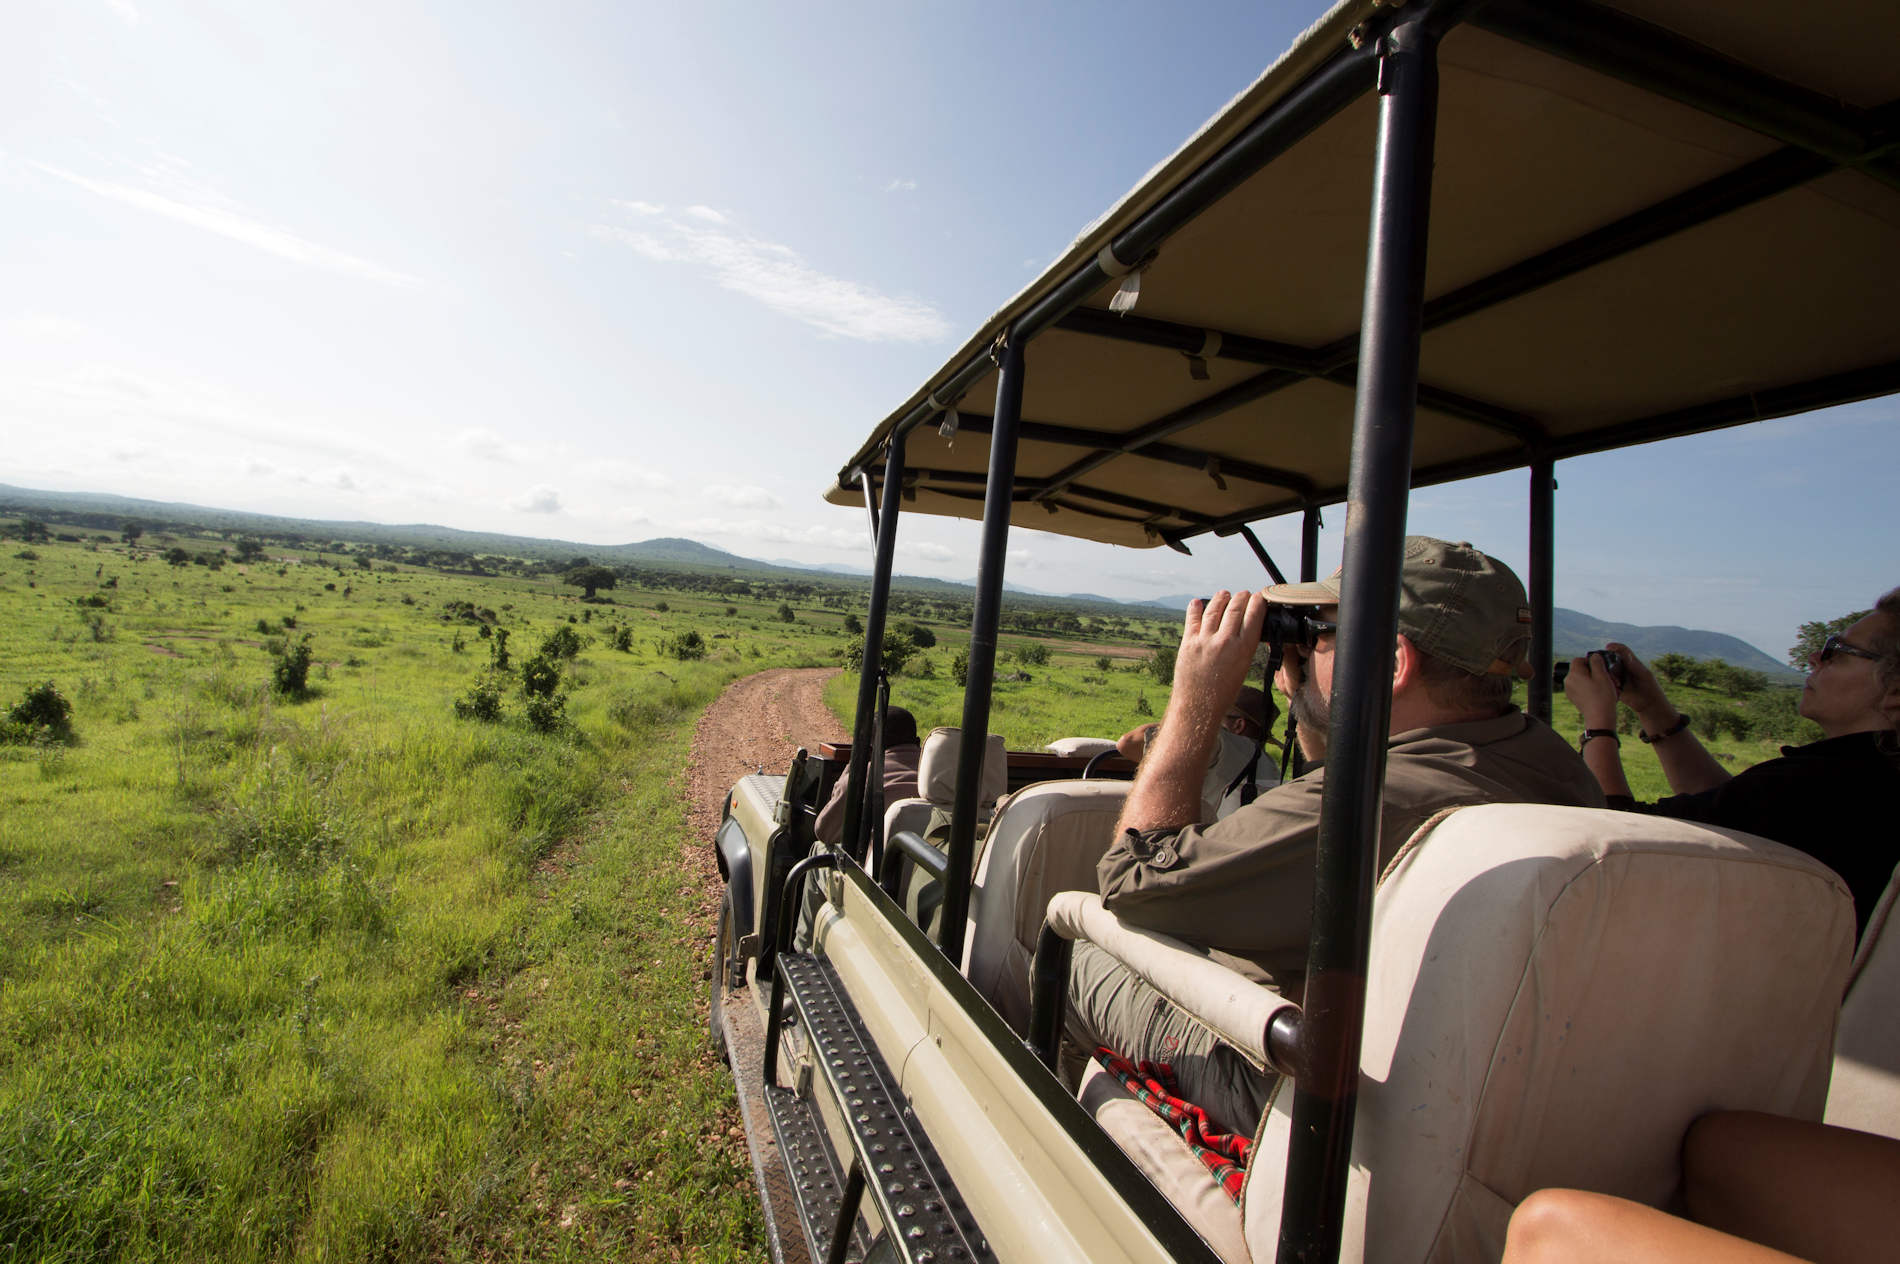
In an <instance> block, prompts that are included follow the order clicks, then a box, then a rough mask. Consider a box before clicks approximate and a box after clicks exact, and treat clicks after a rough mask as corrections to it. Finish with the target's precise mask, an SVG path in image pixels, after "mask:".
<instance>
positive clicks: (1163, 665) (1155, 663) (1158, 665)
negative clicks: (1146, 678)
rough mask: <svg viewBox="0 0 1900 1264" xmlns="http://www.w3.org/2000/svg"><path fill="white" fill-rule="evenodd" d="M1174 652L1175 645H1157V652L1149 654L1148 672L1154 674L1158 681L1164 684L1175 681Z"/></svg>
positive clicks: (1170, 683)
mask: <svg viewBox="0 0 1900 1264" xmlns="http://www.w3.org/2000/svg"><path fill="white" fill-rule="evenodd" d="M1174 654H1175V647H1174V646H1172V645H1157V646H1155V652H1154V653H1153V654H1152V655H1150V656H1149V658H1148V662H1147V668H1148V674H1149V675H1150V676H1153V677H1154V678H1155V680H1156V682H1157V683H1159V684H1163V685H1172V684H1173V683H1174Z"/></svg>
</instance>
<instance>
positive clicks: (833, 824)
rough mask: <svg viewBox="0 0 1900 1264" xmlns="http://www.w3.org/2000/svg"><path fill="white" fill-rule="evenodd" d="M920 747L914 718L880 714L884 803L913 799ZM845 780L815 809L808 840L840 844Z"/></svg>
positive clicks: (894, 710)
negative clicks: (882, 737) (815, 812)
mask: <svg viewBox="0 0 1900 1264" xmlns="http://www.w3.org/2000/svg"><path fill="white" fill-rule="evenodd" d="M922 754H923V747H922V746H920V745H919V744H918V741H917V718H916V717H915V716H913V715H912V714H911V713H910V712H908V711H906V710H905V709H904V708H902V707H887V708H886V709H885V711H884V802H886V803H895V802H897V801H898V800H899V799H914V798H916V797H917V760H918V758H919V757H920V756H921V755H922ZM850 782H851V779H850V778H849V777H846V776H843V775H840V776H839V778H838V782H837V784H836V785H834V786H833V787H832V788H831V797H830V798H829V799H827V800H825V806H824V807H822V808H820V809H818V819H817V820H815V821H814V822H812V837H813V838H816V839H817V840H818V841H819V842H821V843H830V844H831V845H832V846H833V847H836V846H837V845H838V844H839V843H841V842H843V841H844V802H845V798H846V795H847V794H848V793H849V791H850V788H851V786H850Z"/></svg>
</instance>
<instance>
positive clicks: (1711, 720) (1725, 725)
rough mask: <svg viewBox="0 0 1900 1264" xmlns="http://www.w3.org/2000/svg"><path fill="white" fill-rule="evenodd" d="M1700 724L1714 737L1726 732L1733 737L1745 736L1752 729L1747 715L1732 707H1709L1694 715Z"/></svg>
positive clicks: (1752, 726) (1751, 731)
mask: <svg viewBox="0 0 1900 1264" xmlns="http://www.w3.org/2000/svg"><path fill="white" fill-rule="evenodd" d="M1696 719H1697V720H1698V721H1700V722H1701V724H1702V731H1703V732H1704V733H1706V734H1707V735H1708V736H1709V737H1712V738H1715V737H1720V736H1722V734H1723V733H1728V734H1729V735H1730V736H1732V737H1735V738H1746V737H1748V736H1749V735H1750V734H1751V733H1753V731H1754V727H1755V726H1754V725H1753V724H1752V723H1750V722H1749V719H1748V717H1747V716H1745V715H1743V714H1742V713H1741V712H1740V711H1737V710H1736V709H1735V708H1734V707H1710V708H1708V709H1707V710H1706V711H1705V712H1703V714H1701V715H1699V716H1697V717H1696Z"/></svg>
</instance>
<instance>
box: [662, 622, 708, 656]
mask: <svg viewBox="0 0 1900 1264" xmlns="http://www.w3.org/2000/svg"><path fill="white" fill-rule="evenodd" d="M660 652H661V653H662V654H670V655H672V656H673V657H674V658H677V659H678V660H679V661H680V662H682V663H690V662H692V661H693V660H695V659H700V658H704V657H706V638H705V637H703V636H701V635H700V634H699V633H698V632H697V631H695V630H694V629H692V628H688V629H686V631H684V632H682V633H680V634H679V635H678V636H667V637H661V638H660Z"/></svg>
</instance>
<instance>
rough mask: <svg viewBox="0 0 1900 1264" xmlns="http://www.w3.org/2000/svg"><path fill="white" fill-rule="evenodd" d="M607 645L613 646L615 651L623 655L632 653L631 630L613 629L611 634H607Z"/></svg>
mask: <svg viewBox="0 0 1900 1264" xmlns="http://www.w3.org/2000/svg"><path fill="white" fill-rule="evenodd" d="M607 643H608V644H609V645H611V646H613V647H614V648H615V649H617V650H619V651H620V652H621V653H623V654H626V653H630V652H632V650H633V631H632V629H630V628H624V627H621V628H615V629H614V630H613V631H612V632H610V633H608V634H607Z"/></svg>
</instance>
